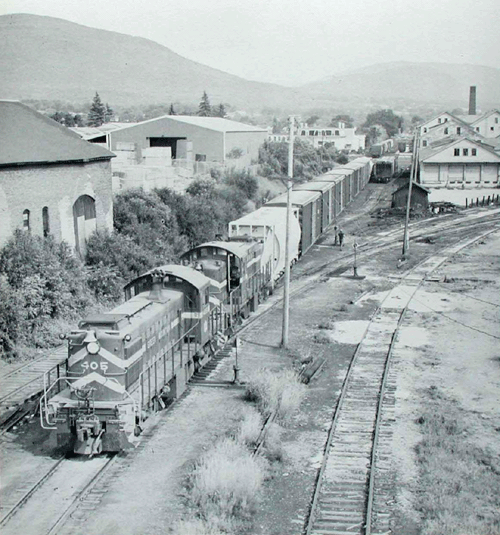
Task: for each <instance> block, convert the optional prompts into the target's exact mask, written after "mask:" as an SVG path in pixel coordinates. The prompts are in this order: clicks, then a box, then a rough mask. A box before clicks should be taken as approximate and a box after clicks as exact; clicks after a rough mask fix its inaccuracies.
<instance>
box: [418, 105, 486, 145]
mask: <svg viewBox="0 0 500 535" xmlns="http://www.w3.org/2000/svg"><path fill="white" fill-rule="evenodd" d="M419 129H420V136H419V138H420V143H419V147H420V148H421V149H422V148H426V147H429V146H431V145H432V144H433V143H435V142H436V141H441V140H443V139H449V140H450V141H453V140H455V139H457V138H459V137H465V136H467V137H470V138H472V139H477V140H480V139H484V138H483V136H482V135H481V134H480V133H479V132H478V131H476V130H475V129H474V127H473V126H472V125H470V124H468V123H467V122H466V121H463V120H462V119H460V118H458V117H456V116H454V115H452V114H451V113H448V112H443V113H440V114H439V115H437V116H436V117H434V118H432V119H430V120H429V121H426V122H425V123H422V124H421V125H420V127H419Z"/></svg>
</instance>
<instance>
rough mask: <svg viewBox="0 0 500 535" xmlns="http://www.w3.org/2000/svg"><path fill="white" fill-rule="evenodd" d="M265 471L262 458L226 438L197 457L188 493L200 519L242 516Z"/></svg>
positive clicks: (259, 485)
mask: <svg viewBox="0 0 500 535" xmlns="http://www.w3.org/2000/svg"><path fill="white" fill-rule="evenodd" d="M265 475H266V467H265V465H264V463H263V461H262V459H260V458H258V457H254V456H252V455H251V454H250V453H249V452H248V451H247V449H246V448H245V446H243V445H242V444H240V443H238V442H236V441H234V440H233V439H230V438H228V439H225V440H222V441H221V442H219V443H218V444H216V445H215V447H214V448H213V449H212V450H210V451H209V452H207V453H206V454H205V455H203V456H202V457H201V459H200V460H199V461H198V463H197V465H196V468H195V470H194V473H193V474H192V477H191V485H190V487H191V497H192V499H193V502H194V503H195V504H196V505H197V506H198V507H199V508H200V512H201V515H202V518H204V519H210V518H218V519H220V520H221V519H231V518H233V517H234V518H237V519H245V518H247V517H248V516H249V514H250V512H251V511H252V509H253V507H254V506H255V503H256V499H257V492H258V491H259V489H260V487H261V486H262V483H263V481H264V478H265Z"/></svg>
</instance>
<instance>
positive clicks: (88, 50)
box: [0, 14, 500, 110]
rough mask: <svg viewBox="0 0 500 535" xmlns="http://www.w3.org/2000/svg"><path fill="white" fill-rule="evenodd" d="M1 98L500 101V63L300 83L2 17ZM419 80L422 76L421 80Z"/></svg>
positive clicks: (28, 18) (54, 23)
mask: <svg viewBox="0 0 500 535" xmlns="http://www.w3.org/2000/svg"><path fill="white" fill-rule="evenodd" d="M0 33H1V34H2V40H0V71H1V72H2V78H1V80H0V98H7V99H18V100H29V99H33V100H62V101H66V102H75V103H76V102H79V103H81V102H88V101H90V100H91V98H92V97H93V95H94V94H95V92H96V91H98V92H99V94H100V95H101V98H102V99H103V100H104V101H105V102H110V103H111V104H112V105H129V106H131V105H140V104H157V103H170V102H181V103H184V104H187V103H191V104H194V103H197V102H199V100H200V98H201V95H202V94H203V91H207V93H208V95H209V97H210V100H211V102H212V104H218V103H220V102H223V103H225V104H231V105H233V106H237V107H243V108H244V109H247V110H251V109H262V108H264V107H274V108H286V109H290V110H292V109H305V108H312V107H318V106H324V107H335V106H337V107H338V106H342V105H344V104H345V105H349V103H354V104H356V103H363V105H364V106H370V105H373V106H375V105H377V106H380V105H384V104H386V105H388V106H394V105H395V103H396V102H400V101H401V100H405V101H408V102H410V101H411V102H433V103H435V104H439V105H443V106H452V105H454V106H456V105H461V106H464V107H465V106H466V105H467V101H468V88H469V86H470V85H476V86H477V88H478V106H480V107H481V106H482V107H486V106H498V103H499V102H500V69H495V68H493V67H484V66H477V65H460V64H440V63H435V62H422V63H415V62H407V61H398V62H388V63H379V64H376V65H371V66H366V67H361V68H358V69H353V70H350V71H347V72H344V73H340V74H337V75H330V76H326V77H324V78H322V79H320V80H318V81H314V82H310V83H308V84H304V85H301V86H298V87H285V86H280V85H278V84H272V83H263V82H255V81H250V80H245V79H243V78H240V77H238V76H236V75H233V74H229V73H226V72H224V71H221V70H219V69H215V68H212V67H209V66H207V65H203V64H202V63H199V62H196V61H193V60H190V59H187V58H184V57H183V56H181V55H179V54H177V53H176V52H174V51H173V50H171V49H170V48H167V47H165V46H163V45H161V44H159V43H157V42H155V41H151V40H149V39H146V38H144V37H140V36H131V35H127V34H123V33H119V32H115V31H109V30H101V29H97V28H92V27H89V26H84V25H81V24H78V23H75V22H69V21H66V20H64V19H59V18H54V17H45V16H39V15H30V14H10V15H2V16H0ZM416 81H418V83H416Z"/></svg>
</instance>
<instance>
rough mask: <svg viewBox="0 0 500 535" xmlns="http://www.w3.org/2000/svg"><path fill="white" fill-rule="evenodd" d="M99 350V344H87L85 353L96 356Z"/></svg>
mask: <svg viewBox="0 0 500 535" xmlns="http://www.w3.org/2000/svg"><path fill="white" fill-rule="evenodd" d="M99 349H100V348H99V344H98V343H97V342H89V343H88V344H87V351H88V352H89V353H90V354H91V355H96V354H97V353H99Z"/></svg>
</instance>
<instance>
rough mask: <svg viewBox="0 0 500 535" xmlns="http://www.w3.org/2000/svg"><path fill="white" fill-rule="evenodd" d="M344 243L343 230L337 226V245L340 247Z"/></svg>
mask: <svg viewBox="0 0 500 535" xmlns="http://www.w3.org/2000/svg"><path fill="white" fill-rule="evenodd" d="M343 244H344V231H343V230H342V229H341V228H339V245H340V247H342V245H343Z"/></svg>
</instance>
